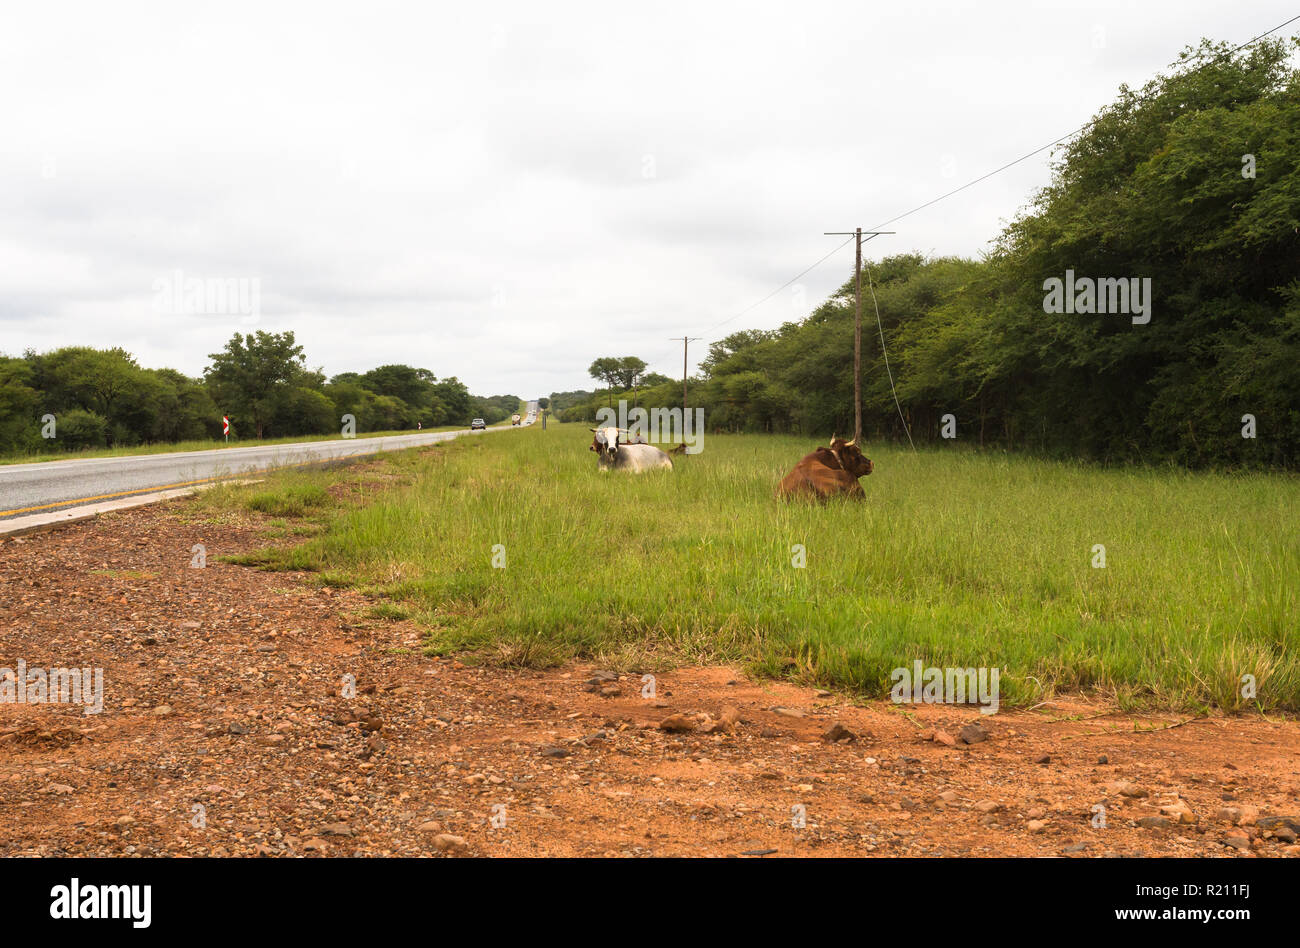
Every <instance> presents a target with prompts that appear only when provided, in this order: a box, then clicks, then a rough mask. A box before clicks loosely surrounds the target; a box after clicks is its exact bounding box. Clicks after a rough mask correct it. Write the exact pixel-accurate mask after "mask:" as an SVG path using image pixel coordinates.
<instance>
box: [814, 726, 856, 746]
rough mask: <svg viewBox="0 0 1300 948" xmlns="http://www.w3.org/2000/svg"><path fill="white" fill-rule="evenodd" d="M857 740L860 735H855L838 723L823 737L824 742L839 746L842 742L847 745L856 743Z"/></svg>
mask: <svg viewBox="0 0 1300 948" xmlns="http://www.w3.org/2000/svg"><path fill="white" fill-rule="evenodd" d="M857 739H858V735H856V734H854V733H853V732H852V731H850V730H849V729H848V728H846V727H845V726H844V725H843V724H840V723H839V722H838V721H837V722H836V723H834V724H832V725H831V728H830V730H829V731H827V732H826V733H825V734H823V735H822V740H823V741H826V742H827V743H829V744H838V743H839V742H841V741H843V742H845V743H846V744H847V743H850V742H852V741H856V740H857Z"/></svg>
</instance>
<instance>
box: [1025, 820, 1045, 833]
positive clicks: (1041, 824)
mask: <svg viewBox="0 0 1300 948" xmlns="http://www.w3.org/2000/svg"><path fill="white" fill-rule="evenodd" d="M1025 829H1027V830H1029V832H1031V833H1041V832H1042V831H1043V830H1045V829H1047V823H1046V822H1045V821H1043V820H1030V821H1029V822H1028V823H1026V824H1025Z"/></svg>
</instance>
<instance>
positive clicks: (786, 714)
mask: <svg viewBox="0 0 1300 948" xmlns="http://www.w3.org/2000/svg"><path fill="white" fill-rule="evenodd" d="M772 713H773V714H779V715H781V717H783V718H806V717H808V714H807V712H804V711H800V710H799V709H798V708H773V709H772Z"/></svg>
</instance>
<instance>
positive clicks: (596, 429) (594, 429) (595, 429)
mask: <svg viewBox="0 0 1300 948" xmlns="http://www.w3.org/2000/svg"><path fill="white" fill-rule="evenodd" d="M591 430H592V431H599V430H600V429H599V428H592V429H591Z"/></svg>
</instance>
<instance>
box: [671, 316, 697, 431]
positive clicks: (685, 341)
mask: <svg viewBox="0 0 1300 948" xmlns="http://www.w3.org/2000/svg"><path fill="white" fill-rule="evenodd" d="M669 338H670V339H672V341H673V342H676V341H677V340H678V339H680V340H681V341H682V431H683V432H684V431H685V430H686V372H687V369H686V365H687V363H686V350H687V349H688V348H689V347H690V344H691V343H692V342H699V341H700V339H701V338H702V337H700V336H670V337H669Z"/></svg>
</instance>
